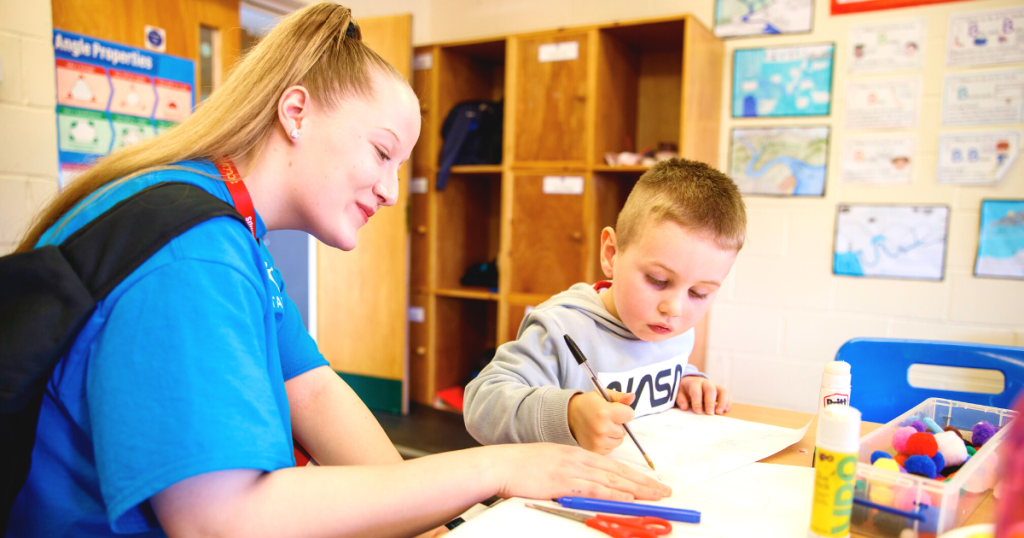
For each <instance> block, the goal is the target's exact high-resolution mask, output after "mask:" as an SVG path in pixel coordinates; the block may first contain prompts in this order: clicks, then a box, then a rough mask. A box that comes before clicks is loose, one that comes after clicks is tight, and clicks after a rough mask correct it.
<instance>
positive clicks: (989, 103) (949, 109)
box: [942, 69, 1024, 125]
mask: <svg viewBox="0 0 1024 538" xmlns="http://www.w3.org/2000/svg"><path fill="white" fill-rule="evenodd" d="M1022 120H1024V69H1015V70H1007V71H982V72H978V73H971V74H964V75H946V83H945V88H944V89H943V92H942V125H983V124H991V123H1018V122H1020V121H1022Z"/></svg>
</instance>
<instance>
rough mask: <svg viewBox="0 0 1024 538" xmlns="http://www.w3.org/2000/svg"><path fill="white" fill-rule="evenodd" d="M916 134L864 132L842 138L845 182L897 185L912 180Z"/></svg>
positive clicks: (843, 176)
mask: <svg viewBox="0 0 1024 538" xmlns="http://www.w3.org/2000/svg"><path fill="white" fill-rule="evenodd" d="M916 142H917V136H916V135H913V134H904V135H892V136H861V137H854V138H847V139H846V140H844V141H843V158H842V161H841V162H842V178H843V182H844V183H861V184H863V183H873V184H884V185H896V184H907V183H910V180H911V178H912V177H913V169H914V166H913V165H914V162H913V161H914V146H915V145H916Z"/></svg>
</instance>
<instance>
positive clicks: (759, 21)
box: [715, 0, 814, 37]
mask: <svg viewBox="0 0 1024 538" xmlns="http://www.w3.org/2000/svg"><path fill="white" fill-rule="evenodd" d="M813 22H814V1H813V0H765V1H761V2H749V1H743V0H716V2H715V35H716V36H718V37H745V36H760V35H779V34H803V33H807V32H810V31H811V26H812V24H813Z"/></svg>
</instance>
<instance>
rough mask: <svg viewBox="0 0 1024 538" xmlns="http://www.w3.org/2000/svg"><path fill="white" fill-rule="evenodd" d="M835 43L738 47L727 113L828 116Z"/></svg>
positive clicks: (777, 116) (779, 116) (751, 116)
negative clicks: (730, 104)
mask: <svg viewBox="0 0 1024 538" xmlns="http://www.w3.org/2000/svg"><path fill="white" fill-rule="evenodd" d="M834 52H835V45H833V44H831V43H826V44H818V45H801V46H796V47H771V48H758V49H737V50H736V51H735V54H734V56H733V66H732V117H734V118H755V117H775V118H781V117H794V116H828V114H829V109H830V106H831V104H832V58H833V56H834Z"/></svg>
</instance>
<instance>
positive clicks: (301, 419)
mask: <svg viewBox="0 0 1024 538" xmlns="http://www.w3.org/2000/svg"><path fill="white" fill-rule="evenodd" d="M284 387H285V390H287V391H288V407H289V409H290V411H291V415H292V436H293V437H294V438H295V440H296V441H298V442H299V444H301V445H302V447H303V448H305V449H306V451H307V452H309V455H311V456H313V459H314V460H316V462H317V463H319V464H321V465H380V464H386V463H398V462H401V461H402V456H400V455H399V454H398V450H395V446H394V445H393V444H392V443H391V440H390V439H388V436H387V434H385V433H384V430H383V429H382V428H381V427H380V423H379V422H377V419H376V418H374V416H373V414H372V413H370V410H369V409H367V408H366V405H365V404H363V401H362V400H360V399H359V396H356V393H355V392H353V391H352V389H351V388H349V386H348V384H346V383H345V382H344V381H342V379H341V378H340V377H338V374H336V373H334V371H333V370H331V368H330V367H329V366H321V367H319V368H314V369H312V370H310V371H308V372H305V373H303V374H300V375H297V376H295V377H293V378H291V379H289V380H288V381H285V383H284Z"/></svg>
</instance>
